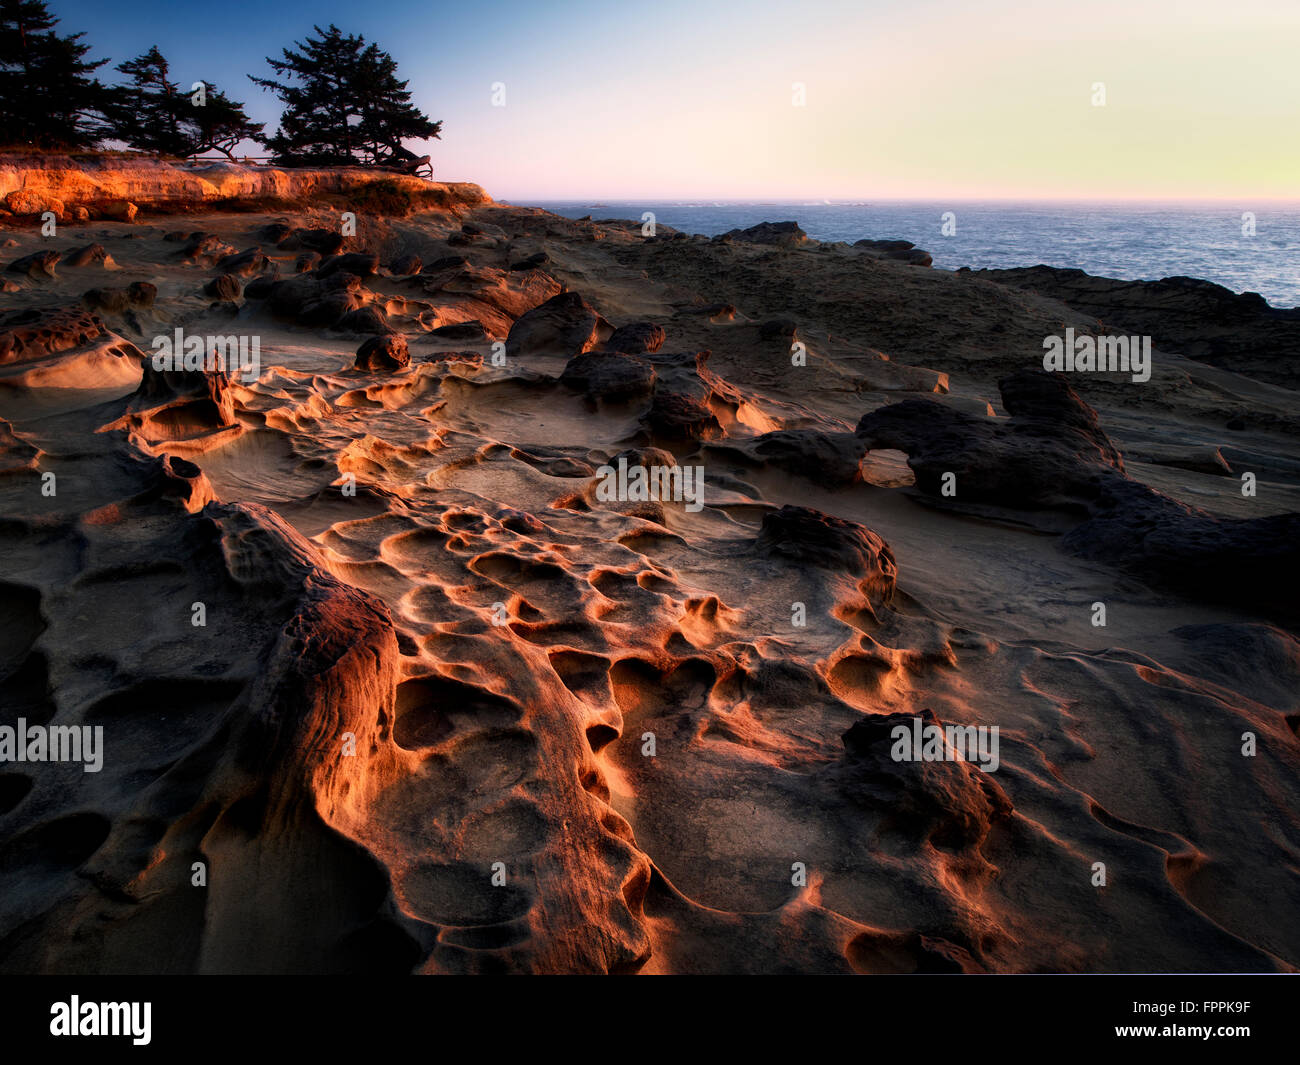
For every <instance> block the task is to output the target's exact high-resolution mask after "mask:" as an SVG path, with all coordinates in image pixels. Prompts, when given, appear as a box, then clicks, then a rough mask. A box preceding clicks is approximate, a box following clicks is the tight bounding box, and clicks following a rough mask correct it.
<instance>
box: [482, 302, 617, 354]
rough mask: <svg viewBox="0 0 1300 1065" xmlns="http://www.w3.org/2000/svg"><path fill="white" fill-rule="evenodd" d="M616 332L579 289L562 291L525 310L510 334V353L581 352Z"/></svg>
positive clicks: (508, 341) (508, 343)
mask: <svg viewBox="0 0 1300 1065" xmlns="http://www.w3.org/2000/svg"><path fill="white" fill-rule="evenodd" d="M613 332H614V329H613V327H612V326H611V325H610V324H609V323H608V322H607V321H605V319H604V318H602V317H601V316H600V314H599V313H598V312H597V311H596V309H595V308H594V307H592V306H591V304H589V303H588V302H587V301H586V300H584V299H583V298H582V296H581V295H579V294H578V293H577V292H561V293H560V294H559V295H557V296H552V297H551V298H550V299H548V300H547V301H546V302H545V303H543V304H542V305H541V306H539V307H534V308H533V309H532V310H531V311H528V312H527V313H525V314H524V315H523V316H522V317H520V318H519V320H518V321H516V322H515V324H514V325H513V326H512V327H511V329H510V334H509V336H507V337H506V354H507V355H510V356H518V355H541V354H550V355H581V354H582V353H583V352H587V351H590V350H591V349H592V348H594V347H596V345H598V344H599V343H600V342H601V341H602V340H605V339H607V338H608V337H609V336H610V334H612V333H613Z"/></svg>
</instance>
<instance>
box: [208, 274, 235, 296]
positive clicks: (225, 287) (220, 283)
mask: <svg viewBox="0 0 1300 1065" xmlns="http://www.w3.org/2000/svg"><path fill="white" fill-rule="evenodd" d="M203 294H204V295H205V296H211V297H213V298H214V299H218V300H237V299H239V297H240V296H241V295H242V294H243V288H242V287H241V286H240V284H239V279H238V278H237V277H235V276H233V275H232V274H222V275H221V276H220V277H214V278H213V279H212V280H211V281H209V282H208V283H207V284H206V285H204V286H203Z"/></svg>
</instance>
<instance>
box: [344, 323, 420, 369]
mask: <svg viewBox="0 0 1300 1065" xmlns="http://www.w3.org/2000/svg"><path fill="white" fill-rule="evenodd" d="M410 364H411V352H410V350H409V348H408V346H407V343H406V337H404V336H402V334H400V333H386V334H384V335H383V336H376V337H371V338H370V339H369V340H367V341H366V342H365V343H364V344H362V345H361V347H359V348H357V359H356V362H355V364H354V365H355V367H356V369H358V370H367V371H369V372H371V373H391V372H393V371H395V370H403V369H405V368H406V367H407V366H409V365H410Z"/></svg>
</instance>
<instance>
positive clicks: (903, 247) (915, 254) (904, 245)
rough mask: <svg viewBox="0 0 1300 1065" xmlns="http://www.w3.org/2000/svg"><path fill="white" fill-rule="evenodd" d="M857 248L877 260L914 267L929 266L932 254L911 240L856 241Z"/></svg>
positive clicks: (854, 243) (854, 244)
mask: <svg viewBox="0 0 1300 1065" xmlns="http://www.w3.org/2000/svg"><path fill="white" fill-rule="evenodd" d="M853 246H854V247H855V248H862V249H864V250H866V251H867V252H869V253H871V254H872V257H873V258H877V259H893V260H896V261H897V262H903V263H911V264H912V265H914V266H929V265H931V263H932V261H933V260H932V259H931V257H930V253H929V252H928V251H924V250H922V249H921V248H918V247H917V246H916V245H915V244H913V243H912V242H911V241H910V240H855V241H854V242H853Z"/></svg>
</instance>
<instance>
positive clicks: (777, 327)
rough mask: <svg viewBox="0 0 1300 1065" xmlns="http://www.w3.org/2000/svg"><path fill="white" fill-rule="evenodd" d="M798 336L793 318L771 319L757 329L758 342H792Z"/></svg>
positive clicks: (797, 329)
mask: <svg viewBox="0 0 1300 1065" xmlns="http://www.w3.org/2000/svg"><path fill="white" fill-rule="evenodd" d="M798 334H799V327H798V324H797V323H796V322H795V320H794V319H793V318H773V319H771V320H769V321H766V322H763V323H762V324H761V325H759V327H758V339H759V340H787V341H793V340H794V338H795V337H796V336H798Z"/></svg>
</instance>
